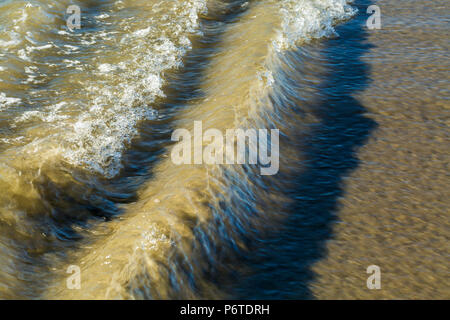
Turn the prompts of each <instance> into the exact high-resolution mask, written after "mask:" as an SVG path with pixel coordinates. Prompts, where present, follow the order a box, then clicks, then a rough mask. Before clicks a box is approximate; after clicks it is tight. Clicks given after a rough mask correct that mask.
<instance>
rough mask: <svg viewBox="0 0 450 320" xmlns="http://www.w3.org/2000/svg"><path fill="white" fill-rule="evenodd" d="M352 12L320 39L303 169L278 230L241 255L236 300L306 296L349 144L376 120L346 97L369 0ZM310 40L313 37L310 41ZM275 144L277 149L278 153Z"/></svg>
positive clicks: (361, 81) (362, 47) (350, 161)
mask: <svg viewBox="0 0 450 320" xmlns="http://www.w3.org/2000/svg"><path fill="white" fill-rule="evenodd" d="M355 5H356V6H357V8H358V10H359V13H358V15H357V16H356V17H354V18H353V19H352V20H350V21H349V22H347V23H344V24H343V25H342V26H340V27H338V28H337V32H338V33H339V35H340V37H339V38H337V39H331V40H327V44H326V47H325V48H324V50H323V55H324V57H325V58H326V60H327V61H326V63H327V64H328V68H330V70H329V74H328V78H327V79H326V81H325V83H324V84H322V85H321V86H320V92H321V94H322V95H323V96H322V97H321V103H320V104H319V105H318V106H317V109H316V111H314V113H315V116H316V117H317V118H318V119H319V120H320V124H319V125H318V127H316V129H315V130H313V131H312V132H311V133H310V134H308V137H307V138H306V140H305V143H304V144H303V148H306V149H303V150H299V152H300V153H301V154H302V155H303V157H304V158H305V161H304V164H303V170H304V171H303V172H302V173H301V174H300V175H299V176H298V177H297V179H296V181H295V182H294V186H293V187H292V188H290V189H289V190H288V191H287V192H288V194H289V197H290V198H291V199H292V200H293V203H292V204H291V205H290V207H289V208H288V209H287V213H288V215H287V216H288V218H287V221H286V222H285V224H284V227H283V228H282V229H281V230H277V231H276V232H275V233H274V234H272V235H271V236H270V237H269V238H266V239H265V240H263V241H262V243H260V244H259V246H258V247H257V248H254V249H255V250H249V252H252V254H251V256H249V257H247V258H246V259H247V265H248V266H249V268H250V269H251V270H252V271H251V273H250V275H249V277H248V278H245V279H244V280H243V283H241V284H240V285H239V287H240V288H239V289H237V292H238V297H239V298H244V299H313V298H314V297H313V295H312V292H311V290H310V288H309V286H310V284H311V282H312V281H313V280H314V276H315V275H314V274H313V272H312V271H311V267H312V266H313V265H314V263H315V262H316V261H318V260H319V259H322V258H324V257H325V255H326V242H327V240H329V239H330V238H332V236H333V235H332V228H333V223H334V222H335V221H336V220H337V219H338V218H337V217H336V211H337V210H338V199H339V197H342V196H344V194H345V190H344V188H343V178H345V177H346V176H347V175H349V174H350V173H351V171H353V170H355V169H356V168H357V167H358V165H359V160H358V158H357V150H358V148H359V147H361V146H362V145H364V143H365V142H366V141H367V139H368V137H369V135H370V133H371V132H372V131H373V130H374V129H375V128H376V126H377V124H376V122H375V121H373V120H372V119H370V118H368V117H366V116H365V115H364V112H365V111H366V110H365V108H364V106H363V105H361V104H360V103H359V101H358V100H356V99H355V98H353V96H354V95H355V94H357V93H358V92H361V91H363V90H365V89H366V88H367V86H368V84H369V78H368V71H369V70H368V66H367V65H366V64H365V63H364V62H363V61H362V60H361V57H362V55H363V54H364V53H365V52H367V51H368V50H369V49H370V47H371V45H370V44H368V43H367V42H366V37H367V32H368V31H367V29H366V28H365V22H366V19H367V17H368V15H367V14H366V8H367V7H368V6H369V5H370V3H369V1H358V2H356V3H355ZM310 46H313V47H314V46H315V44H314V43H313V44H310ZM282 153H283V152H282V150H281V155H282Z"/></svg>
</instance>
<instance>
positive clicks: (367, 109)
mask: <svg viewBox="0 0 450 320" xmlns="http://www.w3.org/2000/svg"><path fill="white" fill-rule="evenodd" d="M371 4H373V2H371V1H355V2H350V1H344V0H260V1H256V0H255V1H243V0H170V1H169V0H162V1H161V0H120V1H114V0H102V1H94V0H90V1H88V0H86V1H69V0H67V1H66V0H58V1H48V0H46V1H44V0H28V1H21V0H14V1H8V0H7V1H5V0H0V191H1V192H0V298H5V299H9V298H23V299H39V298H45V299H58V298H63V299H104V298H108V299H111V298H119V299H120V298H122V299H142V298H147V299H148V298H153V299H161V298H162V299H167V298H189V299H195V298H272V299H278V298H289V299H291V298H362V297H365V298H371V297H374V298H411V297H425V298H439V297H441V298H442V297H449V291H448V289H447V287H446V286H445V281H443V279H445V277H446V275H447V273H448V271H447V269H448V261H447V260H446V257H448V234H449V230H450V228H449V224H448V207H449V200H448V199H450V197H449V196H450V195H449V194H448V191H447V188H446V187H445V186H446V185H448V182H449V179H448V160H449V157H448V150H449V146H450V145H449V130H448V125H449V103H448V73H447V72H448V59H447V60H445V59H444V58H448V52H449V45H448V41H447V40H448V20H449V16H448V13H446V12H448V4H447V3H446V2H445V1H434V2H433V4H429V3H428V2H426V1H419V0H417V1H399V0H398V1H392V0H386V1H376V4H377V5H379V6H380V7H381V9H382V19H383V20H382V23H383V24H382V28H381V29H379V30H368V29H367V28H366V26H365V24H366V20H367V18H368V15H367V14H366V9H367V7H368V6H369V5H371ZM70 5H77V6H79V7H80V8H81V28H80V29H74V30H73V31H71V30H68V28H67V26H66V20H67V18H68V16H69V15H70V14H68V13H66V10H67V8H68V7H69V6H70ZM445 9H447V11H445ZM417 16H419V17H420V18H419V19H418V18H416V17H417ZM194 121H201V123H202V125H203V129H204V130H206V129H209V128H215V129H218V130H221V131H222V132H225V131H226V130H227V129H236V128H244V129H268V130H269V131H270V129H279V131H280V145H279V150H280V158H279V161H280V163H279V171H278V173H277V174H275V175H272V176H264V175H261V174H260V168H259V167H258V166H257V165H251V164H244V165H232V164H224V165H207V164H192V165H176V164H175V163H174V162H173V161H172V159H171V150H172V148H173V146H174V144H173V142H172V141H171V134H172V132H173V131H174V130H175V129H177V128H186V129H189V130H191V129H192V128H193V126H194ZM373 264H375V265H379V266H380V267H381V269H382V272H383V279H385V278H386V280H383V290H380V291H377V292H374V291H370V290H368V289H367V287H366V278H367V274H366V272H365V271H366V268H367V266H369V265H373ZM72 265H75V266H79V267H80V269H81V279H82V282H81V289H79V290H71V289H70V288H68V287H67V285H66V280H67V277H68V276H69V274H68V273H67V269H68V267H69V266H72ZM396 268H398V269H396ZM384 272H386V276H384V274H385V273H384ZM384 277H385V278H384ZM418 288H420V289H418Z"/></svg>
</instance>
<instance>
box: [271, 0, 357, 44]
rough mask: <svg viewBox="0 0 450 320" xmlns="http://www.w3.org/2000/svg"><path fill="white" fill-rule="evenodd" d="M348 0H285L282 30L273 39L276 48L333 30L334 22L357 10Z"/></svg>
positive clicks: (318, 36) (320, 36) (328, 33)
mask: <svg viewBox="0 0 450 320" xmlns="http://www.w3.org/2000/svg"><path fill="white" fill-rule="evenodd" d="M351 2H353V1H347V0H285V1H283V3H282V5H281V6H280V12H281V15H282V19H283V22H282V26H281V32H280V33H279V35H278V37H277V39H276V40H275V41H274V46H275V49H277V50H278V51H280V50H283V49H287V48H290V47H292V46H295V45H296V44H298V43H299V42H302V41H309V40H311V39H318V38H322V37H327V36H331V35H334V34H336V31H335V30H334V25H335V24H336V22H338V21H343V20H346V19H348V18H350V17H352V16H353V15H354V14H355V13H356V9H355V8H353V7H351V6H350V3H351Z"/></svg>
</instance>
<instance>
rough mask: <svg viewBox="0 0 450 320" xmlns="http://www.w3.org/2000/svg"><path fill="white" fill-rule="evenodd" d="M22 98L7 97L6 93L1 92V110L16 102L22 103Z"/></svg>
mask: <svg viewBox="0 0 450 320" xmlns="http://www.w3.org/2000/svg"><path fill="white" fill-rule="evenodd" d="M21 101H22V100H21V99H19V98H12V97H7V96H6V94H5V93H3V92H0V110H2V109H4V108H6V107H10V106H12V105H14V104H18V103H20V102H21Z"/></svg>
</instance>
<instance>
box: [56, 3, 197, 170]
mask: <svg viewBox="0 0 450 320" xmlns="http://www.w3.org/2000/svg"><path fill="white" fill-rule="evenodd" d="M205 2H206V1H204V0H201V1H199V0H190V1H171V2H170V4H167V3H166V4H165V6H168V5H170V6H171V10H167V8H165V9H166V10H165V11H166V12H169V14H168V15H163V16H162V17H160V18H159V20H158V19H155V20H154V19H153V18H154V17H152V19H148V23H149V25H147V26H145V25H144V26H143V27H141V28H139V29H137V31H134V32H132V33H131V34H128V33H125V34H124V35H123V36H122V38H118V35H117V34H116V33H112V32H105V31H102V33H103V34H102V35H99V37H98V40H96V39H97V38H95V37H92V38H91V39H90V40H86V41H105V39H106V40H107V39H108V38H107V37H110V38H111V39H113V38H114V39H116V40H115V41H117V38H118V39H120V41H118V43H119V44H120V48H121V49H120V50H123V53H124V54H123V56H124V57H126V59H124V60H122V61H117V60H114V63H111V62H109V61H107V60H106V61H99V63H98V64H97V68H96V72H95V73H94V74H93V75H92V77H90V79H91V80H92V81H90V82H89V83H86V84H85V85H86V88H85V89H86V92H87V93H86V94H87V98H88V99H86V100H87V101H88V105H84V106H82V109H84V110H86V111H85V112H82V113H81V114H80V115H79V116H78V118H77V119H76V121H75V122H74V123H73V124H72V125H71V127H72V130H71V132H72V133H70V134H68V135H67V136H66V138H65V139H66V141H67V142H68V144H66V145H68V146H69V147H67V148H66V150H65V152H64V157H65V158H66V160H67V161H69V162H70V163H72V164H74V165H83V166H85V167H87V168H89V169H91V170H93V171H96V172H98V173H101V174H102V175H104V176H106V177H113V176H115V175H116V174H117V173H118V172H119V170H120V169H121V167H122V164H121V159H122V153H123V151H124V149H125V147H126V145H127V144H128V143H130V142H131V139H132V138H133V137H135V136H136V135H137V134H138V130H137V124H138V123H139V122H140V121H142V120H148V119H155V118H156V116H157V112H156V111H155V110H154V109H152V108H151V107H150V106H151V104H152V103H153V102H155V100H156V99H157V98H160V97H164V92H163V90H162V87H163V85H164V77H163V73H164V72H165V71H167V70H169V69H172V68H176V67H179V66H181V65H182V61H181V59H182V57H183V55H184V54H185V53H186V51H187V50H189V49H190V48H191V42H190V41H189V39H188V37H187V36H188V35H189V34H192V33H197V32H198V29H199V20H198V14H199V13H200V12H204V11H205V10H206V4H205ZM160 5H162V4H161V3H158V4H156V5H155V6H160ZM155 24H156V27H155ZM159 25H161V26H162V25H163V26H164V28H158V26H159ZM126 27H129V26H126ZM93 39H94V40H93ZM102 60H104V59H102ZM119 69H120V72H115V71H116V70H119ZM99 76H101V77H102V81H101V82H99V81H98V77H99Z"/></svg>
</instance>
